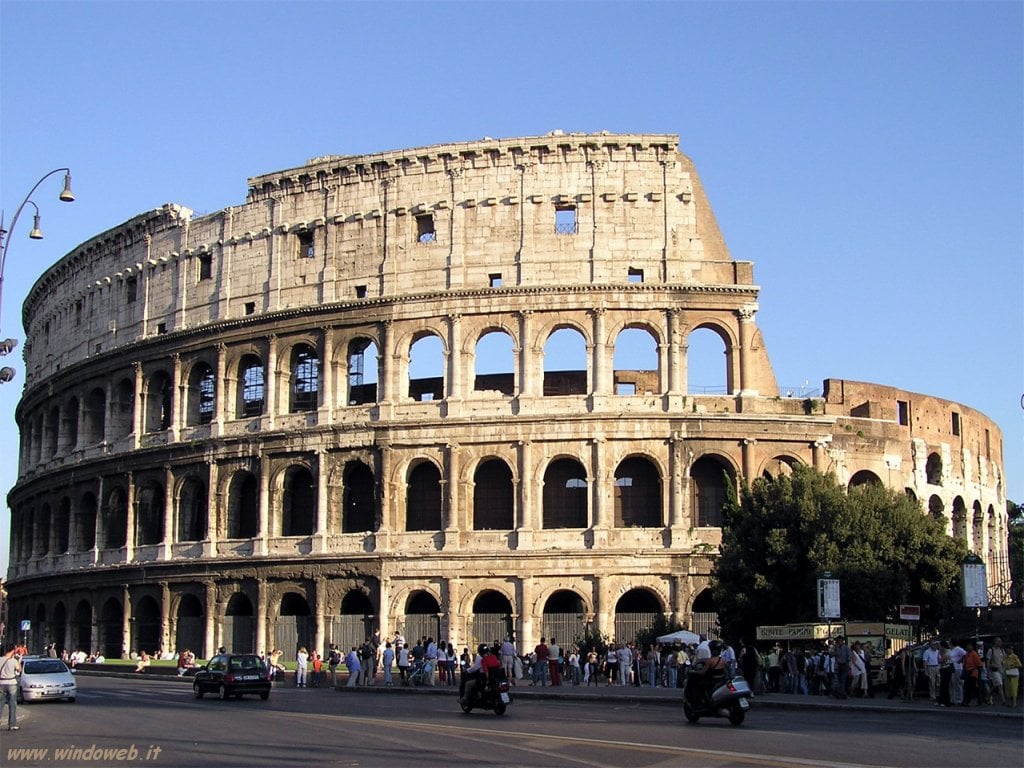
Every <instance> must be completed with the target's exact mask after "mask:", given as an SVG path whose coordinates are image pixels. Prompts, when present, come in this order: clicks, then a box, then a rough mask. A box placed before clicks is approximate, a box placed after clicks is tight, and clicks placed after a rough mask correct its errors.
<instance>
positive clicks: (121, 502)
mask: <svg viewBox="0 0 1024 768" xmlns="http://www.w3.org/2000/svg"><path fill="white" fill-rule="evenodd" d="M99 527H100V533H102V538H101V544H100V545H101V547H102V548H103V549H120V548H121V547H124V546H125V545H126V544H127V543H128V497H127V496H126V495H125V491H124V488H122V487H121V486H120V485H115V486H114V487H113V488H111V489H110V491H109V492H108V493H107V499H106V503H105V504H104V509H103V516H102V518H101V522H100V526H99Z"/></svg>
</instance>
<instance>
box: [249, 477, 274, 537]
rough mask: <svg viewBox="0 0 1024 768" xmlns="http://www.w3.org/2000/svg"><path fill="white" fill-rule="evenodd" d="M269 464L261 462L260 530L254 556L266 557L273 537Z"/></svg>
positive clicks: (257, 533) (257, 534)
mask: <svg viewBox="0 0 1024 768" xmlns="http://www.w3.org/2000/svg"><path fill="white" fill-rule="evenodd" d="M267 464H268V462H267V461H266V460H263V461H260V469H259V472H260V510H259V530H258V531H257V532H256V541H254V542H253V554H254V555H266V554H267V550H268V549H269V544H270V538H271V536H273V531H272V530H271V528H272V526H271V520H270V476H269V475H270V467H269V466H267Z"/></svg>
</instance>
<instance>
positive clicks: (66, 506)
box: [52, 496, 71, 555]
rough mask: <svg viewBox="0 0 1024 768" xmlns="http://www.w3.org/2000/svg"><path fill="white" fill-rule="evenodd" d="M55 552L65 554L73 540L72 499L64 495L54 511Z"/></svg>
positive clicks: (53, 533)
mask: <svg viewBox="0 0 1024 768" xmlns="http://www.w3.org/2000/svg"><path fill="white" fill-rule="evenodd" d="M52 527H53V532H52V536H53V553H54V554H55V555H63V554H65V553H66V552H67V551H68V545H69V543H70V542H71V499H69V498H68V497H67V496H62V497H61V498H60V501H58V502H57V509H56V511H55V512H54V513H53V524H52Z"/></svg>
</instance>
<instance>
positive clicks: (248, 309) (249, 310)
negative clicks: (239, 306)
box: [245, 301, 256, 315]
mask: <svg viewBox="0 0 1024 768" xmlns="http://www.w3.org/2000/svg"><path fill="white" fill-rule="evenodd" d="M245 314H247V315H255V314H256V302H255V301H247V302H245Z"/></svg>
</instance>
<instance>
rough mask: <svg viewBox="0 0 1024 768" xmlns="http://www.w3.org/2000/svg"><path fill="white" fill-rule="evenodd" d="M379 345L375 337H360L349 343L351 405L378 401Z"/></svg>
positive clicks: (349, 396) (349, 402)
mask: <svg viewBox="0 0 1024 768" xmlns="http://www.w3.org/2000/svg"><path fill="white" fill-rule="evenodd" d="M377 355H378V352H377V345H376V343H374V341H373V339H368V338H365V337H360V338H358V339H353V340H352V341H351V342H349V345H348V398H347V400H346V402H348V404H349V405H364V404H366V403H375V402H377Z"/></svg>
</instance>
